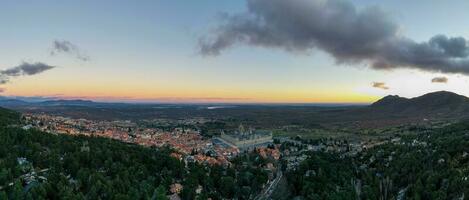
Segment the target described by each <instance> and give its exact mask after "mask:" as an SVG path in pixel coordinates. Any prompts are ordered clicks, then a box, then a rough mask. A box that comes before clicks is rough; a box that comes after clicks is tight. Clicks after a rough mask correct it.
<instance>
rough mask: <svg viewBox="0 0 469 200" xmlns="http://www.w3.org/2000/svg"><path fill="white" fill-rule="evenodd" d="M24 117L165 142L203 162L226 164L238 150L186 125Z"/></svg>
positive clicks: (73, 129)
mask: <svg viewBox="0 0 469 200" xmlns="http://www.w3.org/2000/svg"><path fill="white" fill-rule="evenodd" d="M24 118H25V120H26V122H27V125H26V126H24V127H23V128H24V129H30V128H33V127H34V128H37V129H39V130H42V131H45V132H50V133H57V134H68V135H87V136H99V137H107V138H112V139H116V140H120V141H123V142H128V143H135V144H139V145H144V146H157V147H162V146H165V145H168V146H170V147H172V148H174V149H175V150H177V154H174V157H176V158H178V159H181V160H182V159H184V160H187V161H194V162H199V163H204V164H211V165H214V164H220V165H226V164H229V159H230V158H231V157H233V156H236V155H237V154H238V153H239V149H238V148H236V147H235V146H226V145H218V144H217V143H214V142H212V140H211V139H207V138H204V137H202V136H201V135H200V133H199V131H197V130H193V129H189V128H186V129H183V128H174V129H172V130H169V131H168V130H162V129H158V128H145V127H141V126H139V125H138V124H137V123H134V122H131V121H93V120H87V119H71V118H66V117H60V116H51V115H44V114H37V115H32V114H29V115H25V116H24Z"/></svg>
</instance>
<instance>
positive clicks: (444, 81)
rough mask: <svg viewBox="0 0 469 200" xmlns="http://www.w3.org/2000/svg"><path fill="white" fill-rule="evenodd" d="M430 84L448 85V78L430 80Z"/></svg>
mask: <svg viewBox="0 0 469 200" xmlns="http://www.w3.org/2000/svg"><path fill="white" fill-rule="evenodd" d="M432 83H448V78H446V77H444V76H441V77H435V78H432Z"/></svg>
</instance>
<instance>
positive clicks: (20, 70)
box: [0, 62, 55, 84]
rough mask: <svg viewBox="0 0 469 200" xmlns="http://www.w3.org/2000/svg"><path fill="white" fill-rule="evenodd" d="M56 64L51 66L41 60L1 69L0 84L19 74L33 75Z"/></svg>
mask: <svg viewBox="0 0 469 200" xmlns="http://www.w3.org/2000/svg"><path fill="white" fill-rule="evenodd" d="M53 68H55V66H50V65H47V64H44V63H41V62H36V63H27V62H23V63H21V64H20V65H18V66H16V67H11V68H8V69H5V70H1V71H0V84H6V83H8V82H9V81H10V78H12V77H18V76H31V75H35V74H39V73H42V72H45V71H47V70H50V69H53Z"/></svg>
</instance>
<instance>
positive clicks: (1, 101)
mask: <svg viewBox="0 0 469 200" xmlns="http://www.w3.org/2000/svg"><path fill="white" fill-rule="evenodd" d="M157 105H158V106H157ZM0 107H5V108H10V109H13V110H17V111H26V112H46V113H47V112H49V113H51V112H53V113H59V114H63V115H66V116H69V115H72V116H75V117H84V118H87V117H96V118H100V117H102V118H106V119H107V118H113V119H114V118H125V119H129V118H131V119H135V118H137V119H140V118H142V117H146V118H155V117H162V118H166V117H170V118H171V117H173V118H185V117H219V118H223V117H227V116H230V117H233V116H237V117H238V118H243V119H244V118H249V117H250V118H252V120H259V118H261V117H264V118H272V119H274V118H275V119H277V118H278V119H281V120H283V121H285V122H287V121H289V120H290V121H297V122H303V121H304V122H310V123H313V122H317V123H322V122H331V123H335V122H358V121H360V122H366V123H372V124H377V123H380V122H376V121H389V120H391V121H393V122H397V123H400V121H411V122H413V121H421V120H423V119H442V118H452V119H454V118H457V119H460V118H466V117H469V98H468V97H465V96H461V95H458V94H455V93H452V92H446V91H440V92H433V93H428V94H425V95H422V96H419V97H415V98H404V97H399V96H396V95H390V96H386V97H384V98H382V99H380V100H378V101H376V102H374V103H373V104H371V105H364V106H342V107H340V106H331V107H327V106H324V105H323V106H311V105H238V106H236V107H233V106H231V107H226V106H224V107H203V106H200V105H184V106H181V105H178V106H175V105H171V104H165V105H160V104H127V103H103V102H94V101H89V100H44V101H39V102H38V101H27V100H23V99H15V98H7V97H0ZM201 107H203V108H211V109H200V108H201ZM213 108H218V109H213ZM267 116H268V117H267ZM274 116H275V117H274ZM266 121H268V120H266Z"/></svg>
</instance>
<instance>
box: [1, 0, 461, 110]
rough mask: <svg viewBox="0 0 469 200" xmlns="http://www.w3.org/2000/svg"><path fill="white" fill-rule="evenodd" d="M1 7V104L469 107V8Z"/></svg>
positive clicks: (369, 4) (86, 2) (337, 3)
mask: <svg viewBox="0 0 469 200" xmlns="http://www.w3.org/2000/svg"><path fill="white" fill-rule="evenodd" d="M1 4H2V5H1V6H0V24H1V25H2V28H1V31H0V44H1V46H2V48H0V92H1V94H0V95H4V96H35V97H36V96H37V97H52V98H63V99H91V100H97V101H131V102H222V103H225V102H226V103H240V102H242V103H370V102H373V101H376V100H377V99H379V98H381V97H383V96H385V95H390V94H392V95H400V96H404V97H415V96H420V95H423V94H425V93H428V92H433V91H439V90H447V91H452V92H456V93H459V94H462V95H466V96H469V61H468V58H467V56H468V55H467V54H468V53H469V50H468V49H469V48H468V47H467V46H466V41H465V38H468V39H469V20H466V19H468V18H469V12H467V10H469V2H468V1H465V0H455V1H451V3H447V1H439V0H434V1H431V0H415V1H403V0H392V1H391V0H389V1H373V0H354V1H351V0H348V1H345V0H344V1H341V0H331V1H326V0H292V1H282V0H272V1H267V0H236V1H228V0H227V1H220V0H198V1H180V0H148V1H145V0H142V1H130V0H129V1H125V0H119V1H110V0H103V1H92V0H83V1H63V0H56V1H52V0H44V1H32V0H24V1H9V0H7V1H2V2H1ZM284 4H287V5H284ZM449 13H450V14H449ZM436 36H442V37H436ZM453 39H454V40H453Z"/></svg>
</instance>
